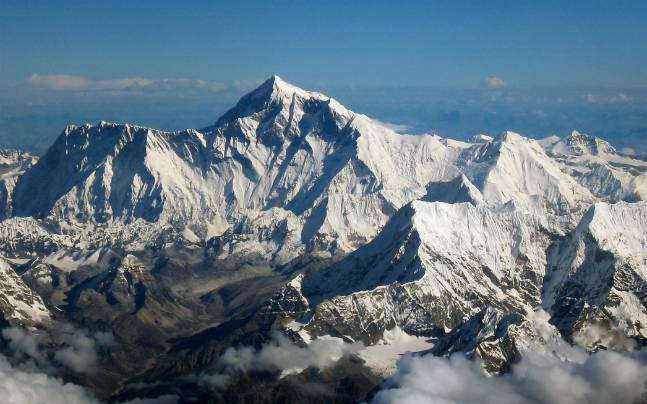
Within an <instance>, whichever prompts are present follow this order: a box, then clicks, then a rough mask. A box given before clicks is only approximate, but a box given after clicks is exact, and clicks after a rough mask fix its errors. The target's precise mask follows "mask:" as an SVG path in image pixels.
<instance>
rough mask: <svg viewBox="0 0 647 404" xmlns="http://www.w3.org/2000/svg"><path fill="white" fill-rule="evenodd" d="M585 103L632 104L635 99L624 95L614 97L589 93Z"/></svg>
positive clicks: (619, 94)
mask: <svg viewBox="0 0 647 404" xmlns="http://www.w3.org/2000/svg"><path fill="white" fill-rule="evenodd" d="M584 101H585V102H586V103H588V104H631V103H632V102H633V98H632V97H630V96H628V95H626V94H624V93H618V94H614V95H600V94H592V93H588V94H586V95H585V96H584Z"/></svg>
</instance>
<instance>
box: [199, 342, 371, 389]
mask: <svg viewBox="0 0 647 404" xmlns="http://www.w3.org/2000/svg"><path fill="white" fill-rule="evenodd" d="M363 347H364V346H363V344H360V343H355V344H348V343H345V342H343V341H342V340H341V339H339V338H318V339H316V340H313V341H312V342H310V343H309V344H308V345H307V346H306V347H300V346H297V345H295V344H294V343H292V341H290V340H289V339H288V338H286V337H285V336H284V335H282V334H276V335H275V336H274V339H273V340H272V342H270V343H269V344H266V345H264V346H263V347H262V348H261V349H258V350H257V349H254V348H252V347H241V348H233V347H231V348H228V349H227V350H226V351H225V353H224V354H223V355H222V356H221V357H220V359H219V360H218V362H217V363H216V373H212V374H206V373H205V374H202V375H201V376H200V377H199V380H200V382H201V383H202V384H205V385H207V386H210V387H213V388H223V387H226V386H227V385H228V384H229V383H230V382H231V380H232V376H234V375H236V374H238V373H244V372H249V371H257V372H259V371H269V372H276V371H280V372H281V375H282V376H284V375H287V374H291V373H298V372H301V371H302V370H304V369H307V368H309V367H316V368H319V369H325V368H327V367H329V366H331V365H333V364H335V363H336V362H337V361H338V360H339V359H341V358H342V357H343V356H345V355H348V354H353V353H356V352H357V351H359V350H360V349H362V348H363Z"/></svg>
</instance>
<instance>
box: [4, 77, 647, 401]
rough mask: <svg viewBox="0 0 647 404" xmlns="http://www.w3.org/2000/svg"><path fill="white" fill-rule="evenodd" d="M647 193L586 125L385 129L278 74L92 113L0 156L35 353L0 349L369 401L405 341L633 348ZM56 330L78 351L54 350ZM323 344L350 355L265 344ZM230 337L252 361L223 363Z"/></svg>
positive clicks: (502, 368)
mask: <svg viewBox="0 0 647 404" xmlns="http://www.w3.org/2000/svg"><path fill="white" fill-rule="evenodd" d="M646 198H647V161H644V160H641V159H637V158H635V157H631V156H628V155H624V154H622V153H620V152H618V151H617V150H616V149H614V147H613V146H612V145H611V144H609V143H607V142H605V141H604V140H602V139H599V138H596V137H593V136H589V135H585V134H581V133H578V132H577V131H573V133H572V134H571V135H569V136H567V137H564V138H559V137H549V138H546V139H539V140H536V139H531V138H527V137H524V136H522V135H520V134H517V133H513V132H505V133H502V134H500V135H498V136H489V135H479V136H476V137H474V138H473V139H471V140H470V141H457V140H452V139H447V138H442V137H440V136H437V135H434V134H424V135H411V134H401V133H396V132H395V131H394V130H392V129H391V128H390V127H389V126H388V125H385V124H383V123H381V122H379V121H377V120H374V119H371V118H369V117H367V116H365V115H362V114H358V113H355V112H352V111H350V110H348V109H347V108H345V107H344V106H343V105H341V104H340V103H339V102H337V101H336V100H334V99H332V98H330V97H328V96H326V95H323V94H320V93H315V92H309V91H305V90H302V89H300V88H298V87H295V86H293V85H291V84H289V83H287V82H285V81H284V80H282V79H281V78H279V77H277V76H274V77H272V78H270V79H269V80H267V81H266V82H264V83H263V84H261V85H260V86H259V87H258V88H257V89H255V90H254V91H252V92H251V93H249V94H247V95H245V96H244V97H242V98H241V99H240V101H239V102H238V103H237V104H236V105H235V106H234V107H233V108H232V109H230V110H229V111H228V112H226V113H225V114H224V115H223V116H222V117H220V118H219V119H218V120H217V121H216V122H215V123H214V125H212V126H209V127H206V128H202V129H199V130H196V129H188V130H185V131H180V132H164V131H159V130H155V129H151V128H145V127H140V126H136V125H129V124H113V123H107V122H101V123H99V124H98V125H95V126H92V125H84V126H69V127H67V128H65V130H64V131H63V132H62V133H61V134H60V136H59V137H58V139H57V140H56V141H55V142H54V144H53V145H52V146H51V147H50V148H49V149H48V150H47V152H46V153H45V154H44V155H43V156H41V157H35V156H31V155H29V154H26V153H20V152H9V151H7V152H3V153H2V154H0V213H1V217H2V221H1V222H0V313H1V318H0V323H1V324H2V325H3V326H4V329H5V330H11V329H14V328H18V329H26V330H29V332H30V333H31V335H33V336H35V337H34V338H36V340H37V345H38V347H39V348H38V349H40V350H41V351H42V353H41V354H39V355H38V357H39V358H40V359H38V358H36V353H34V351H33V350H32V351H27V350H25V349H23V350H21V351H20V354H21V356H20V357H18V356H17V355H16V351H17V348H16V346H17V345H16V344H15V340H14V339H12V338H11V337H10V334H9V333H6V332H3V334H2V335H3V337H2V338H1V339H0V347H1V348H2V349H3V352H5V354H6V356H7V357H11V358H13V360H14V361H15V363H18V362H19V360H24V359H25V358H31V359H32V360H36V361H37V362H38V360H41V359H42V360H41V362H43V361H46V362H48V370H47V372H48V373H49V374H51V375H54V376H55V377H59V378H61V379H63V380H65V381H68V382H71V383H74V384H78V385H82V386H85V387H86V388H87V389H88V390H89V391H91V392H92V394H93V395H94V396H96V397H97V398H99V399H101V400H109V401H115V402H116V401H123V400H128V399H134V398H144V397H146V398H156V397H157V398H159V397H180V398H181V399H182V400H190V399H194V400H200V401H204V402H209V401H211V402H236V401H238V402H242V401H244V400H243V398H244V397H247V398H246V400H248V401H247V402H254V401H256V402H262V401H281V400H283V401H285V402H308V401H312V402H319V401H317V400H322V398H321V397H319V398H316V397H313V396H310V395H307V394H306V393H304V392H303V391H302V390H300V387H299V386H302V385H303V384H304V383H310V384H317V385H323V386H328V388H329V389H331V391H333V397H334V400H332V401H336V402H355V401H362V400H369V399H370V398H371V397H372V395H374V394H375V392H376V391H378V390H379V389H380V385H381V383H382V381H383V380H384V379H385V378H387V377H388V376H390V375H391V374H393V372H394V371H395V369H396V360H397V359H398V357H400V355H401V354H404V353H405V352H419V353H420V354H421V355H435V356H450V355H453V354H456V353H460V354H464V355H465V356H467V357H468V358H470V359H475V360H478V361H480V363H481V364H482V366H483V369H484V371H486V372H488V373H491V374H498V373H505V372H507V371H509V370H510V367H511V366H512V365H513V364H514V363H516V362H517V361H519V360H520V359H521V358H522V357H524V355H525V353H526V352H540V351H547V350H548V351H549V350H550V349H551V347H550V344H549V341H547V337H546V335H547V330H548V334H549V335H551V336H552V337H554V338H556V339H558V340H560V341H563V342H564V343H566V344H572V345H580V346H582V347H584V348H585V349H587V350H588V351H590V352H595V351H598V350H603V349H608V350H622V349H627V347H628V346H631V347H632V349H635V348H637V347H642V346H644V345H645V344H647V330H646V329H645V324H647V202H646V200H647V199H646ZM544 314H545V317H546V318H545V321H543V322H542V324H541V327H539V326H538V321H539V320H538V318H540V317H542V316H544ZM66 327H68V328H69V327H74V328H75V329H78V330H82V331H79V332H82V333H84V334H83V335H85V336H86V338H88V339H90V340H92V341H95V342H94V343H93V345H92V346H93V347H95V348H96V349H95V351H96V352H95V356H93V358H94V366H93V367H92V369H91V370H88V369H83V370H82V371H78V368H77V369H76V370H75V368H74V367H70V366H67V367H66V366H65V365H66V363H65V361H64V360H61V359H60V358H61V356H60V355H59V353H60V352H61V351H62V350H65V349H68V348H70V347H72V348H74V346H75V345H74V344H73V343H70V342H69V341H67V340H65V338H63V337H61V335H67V334H65V333H62V332H61V330H62V329H66ZM106 333H108V334H110V341H111V342H110V344H103V342H101V341H104V338H103V337H101V338H99V337H97V336H103V335H104V334H106ZM8 335H9V336H8ZM285 341H289V342H285ZM326 341H327V342H326ZM324 343H331V344H342V345H339V346H342V347H343V349H342V350H341V351H340V352H343V353H344V354H343V355H342V354H340V355H339V358H338V360H336V361H334V363H326V364H325V365H324V364H322V363H323V362H308V361H306V362H304V364H301V365H298V366H297V365H296V364H294V363H291V366H290V367H289V369H287V367H286V366H279V365H277V364H276V362H273V361H269V359H267V357H266V356H263V352H265V350H266V347H268V346H269V347H273V349H275V350H276V349H279V348H285V345H286V344H288V346H289V347H290V348H286V349H288V350H289V349H292V350H294V349H301V350H304V351H305V352H310V353H309V356H308V357H309V358H312V357H318V356H317V354H316V349H318V348H317V347H319V346H320V344H324ZM334 346H336V347H337V346H338V345H334ZM247 348H249V349H253V350H255V351H244V349H247ZM309 349H310V350H311V351H308V350H309ZM327 349H329V348H327ZM39 352H40V351H39ZM75 352H77V353H78V352H80V350H78V349H77V351H75ZM239 352H256V353H257V357H256V356H255V357H254V358H256V359H255V360H256V362H254V363H253V364H250V365H249V366H247V367H242V365H240V363H243V362H244V361H243V360H242V359H241V358H242V356H241V357H238V356H236V363H239V368H238V369H237V371H231V369H230V367H231V366H230V367H229V368H227V367H223V366H224V365H223V363H226V359H227V358H229V357H231V356H232V355H234V354H237V355H238V354H239ZM241 355H242V354H241ZM296 356H298V355H296ZM43 358H47V359H43ZM57 358H58V359H57ZM37 359H38V360H37ZM295 360H296V359H295ZM259 363H262V364H265V365H264V366H261V365H259ZM268 363H270V364H271V366H270V365H268ZM282 363H283V362H282ZM230 364H231V363H230ZM223 369H225V370H223ZM223 372H224V373H223ZM224 378H226V379H227V382H226V383H225V382H224V381H223V380H225V379H224ZM213 380H218V381H219V382H217V383H215V382H213ZM251 386H253V387H251ZM324 402H330V401H327V400H325V401H324Z"/></svg>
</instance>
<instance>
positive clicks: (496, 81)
mask: <svg viewBox="0 0 647 404" xmlns="http://www.w3.org/2000/svg"><path fill="white" fill-rule="evenodd" d="M485 85H486V86H488V88H503V87H505V85H506V84H505V81H503V80H502V79H500V78H498V77H495V76H490V77H486V78H485Z"/></svg>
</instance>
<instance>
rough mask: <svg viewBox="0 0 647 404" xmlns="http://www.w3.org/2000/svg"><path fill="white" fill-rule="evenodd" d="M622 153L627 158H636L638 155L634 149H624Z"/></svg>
mask: <svg viewBox="0 0 647 404" xmlns="http://www.w3.org/2000/svg"><path fill="white" fill-rule="evenodd" d="M620 153H622V154H626V155H627V156H635V155H636V149H634V148H633V147H623V148H622V149H621V150H620Z"/></svg>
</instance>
